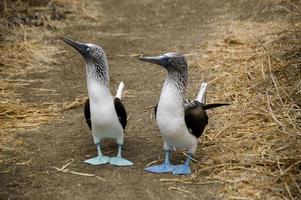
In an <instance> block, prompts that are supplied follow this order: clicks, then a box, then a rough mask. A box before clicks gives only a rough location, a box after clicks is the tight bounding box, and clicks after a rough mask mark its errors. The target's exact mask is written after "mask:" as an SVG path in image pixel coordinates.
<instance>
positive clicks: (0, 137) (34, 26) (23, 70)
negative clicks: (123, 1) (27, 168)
mask: <svg viewBox="0 0 301 200" xmlns="http://www.w3.org/2000/svg"><path fill="white" fill-rule="evenodd" d="M65 2H67V3H68V4H64V5H65V6H66V5H69V6H68V9H67V8H66V7H64V6H63V3H62V1H59V0H56V1H6V7H5V9H3V7H2V12H0V14H1V18H0V47H1V48H0V60H1V61H0V78H1V79H0V151H2V152H3V151H15V150H16V148H17V146H18V144H19V142H16V141H13V139H12V138H13V133H12V131H13V130H14V129H16V128H18V129H20V128H27V129H28V128H30V129H33V128H35V127H37V126H39V125H41V124H43V123H45V122H48V121H50V120H54V119H58V118H60V117H61V115H59V112H60V111H61V110H65V109H69V108H71V107H75V106H78V105H81V104H82V103H83V100H84V99H83V98H79V99H76V100H75V101H74V102H66V103H54V102H45V103H43V104H37V103H31V102H28V101H24V100H23V98H22V96H21V95H20V92H19V91H22V89H24V88H28V87H31V84H35V83H43V80H40V79H30V78H27V77H28V75H30V74H33V73H37V72H38V73H47V72H48V71H49V70H50V69H51V68H53V67H54V66H55V65H56V64H57V61H56V59H55V56H56V55H58V54H59V53H60V52H61V50H60V49H58V48H57V47H56V46H55V45H52V44H50V43H49V42H47V41H46V42H45V40H44V38H45V37H48V36H49V35H50V34H51V31H53V30H56V29H59V28H60V27H62V26H63V25H64V24H63V22H62V21H60V19H63V18H64V17H65V16H66V15H67V14H69V13H73V12H84V11H83V9H81V4H80V1H71V0H70V1H65ZM2 3H3V1H2ZM4 10H5V12H4ZM55 93H56V91H54V90H50V89H46V88H33V89H32V94H31V95H35V96H37V97H39V96H43V95H45V94H52V95H55ZM1 162H4V157H3V154H2V156H0V163H1Z"/></svg>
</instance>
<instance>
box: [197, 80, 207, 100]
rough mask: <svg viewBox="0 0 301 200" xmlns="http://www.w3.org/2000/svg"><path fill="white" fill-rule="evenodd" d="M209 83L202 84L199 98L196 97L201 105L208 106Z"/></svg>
mask: <svg viewBox="0 0 301 200" xmlns="http://www.w3.org/2000/svg"><path fill="white" fill-rule="evenodd" d="M207 86H208V83H205V82H203V83H202V84H201V87H200V90H199V93H198V96H197V97H196V101H198V102H200V103H201V104H203V105H205V104H206V89H207Z"/></svg>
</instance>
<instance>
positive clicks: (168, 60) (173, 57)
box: [139, 52, 188, 73]
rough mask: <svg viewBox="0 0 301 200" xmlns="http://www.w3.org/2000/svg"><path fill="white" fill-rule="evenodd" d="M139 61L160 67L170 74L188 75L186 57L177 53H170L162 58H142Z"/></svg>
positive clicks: (161, 56)
mask: <svg viewBox="0 0 301 200" xmlns="http://www.w3.org/2000/svg"><path fill="white" fill-rule="evenodd" d="M139 60H141V61H144V62H150V63H155V64H157V65H160V66H162V67H163V68H165V69H166V70H167V71H168V72H180V73H187V71H188V66H187V62H186V60H185V57H184V56H183V55H182V54H180V53H176V52H169V53H165V54H163V55H160V56H141V57H140V58H139Z"/></svg>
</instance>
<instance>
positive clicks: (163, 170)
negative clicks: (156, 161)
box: [144, 164, 174, 173]
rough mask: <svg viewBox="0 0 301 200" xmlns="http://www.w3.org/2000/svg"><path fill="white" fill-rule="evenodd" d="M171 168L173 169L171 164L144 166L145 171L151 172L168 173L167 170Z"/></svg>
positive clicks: (170, 170)
mask: <svg viewBox="0 0 301 200" xmlns="http://www.w3.org/2000/svg"><path fill="white" fill-rule="evenodd" d="M173 169H174V165H171V164H162V165H153V166H150V167H146V168H144V170H145V171H147V172H152V173H168V172H172V171H173Z"/></svg>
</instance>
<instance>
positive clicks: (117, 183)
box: [0, 0, 236, 200]
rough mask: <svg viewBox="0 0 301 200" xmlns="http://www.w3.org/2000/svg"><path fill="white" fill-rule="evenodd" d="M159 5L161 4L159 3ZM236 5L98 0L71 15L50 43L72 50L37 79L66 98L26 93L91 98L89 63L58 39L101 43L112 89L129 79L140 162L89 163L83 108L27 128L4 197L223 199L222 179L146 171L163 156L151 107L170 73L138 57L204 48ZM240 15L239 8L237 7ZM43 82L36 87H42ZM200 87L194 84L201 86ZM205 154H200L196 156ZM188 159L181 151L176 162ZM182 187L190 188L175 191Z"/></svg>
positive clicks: (133, 146)
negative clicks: (178, 178) (83, 15)
mask: <svg viewBox="0 0 301 200" xmlns="http://www.w3.org/2000/svg"><path fill="white" fill-rule="evenodd" d="M158 4H159V5H158ZM235 5H236V4H235V2H231V1H228V3H227V4H225V2H224V1H219V0H213V1H205V0H204V1H198V0H192V1H180V0H177V1H171V0H165V1H162V2H161V1H151V0H145V1H144V0H143V1H135V0H127V1H119V0H104V1H101V2H97V1H93V3H90V5H88V9H91V10H92V11H93V12H92V14H96V15H98V18H99V19H100V20H98V19H97V20H93V19H91V18H87V19H81V20H79V21H77V19H78V18H76V17H74V19H69V21H68V26H66V27H65V28H64V29H63V30H59V31H58V32H56V33H54V35H53V36H52V37H50V38H45V40H47V41H48V42H50V43H52V44H55V45H57V46H62V49H65V51H63V52H62V53H61V55H60V56H58V57H57V59H58V64H57V65H56V66H54V69H53V70H52V71H50V72H49V73H48V74H32V75H30V76H32V77H30V78H33V79H34V78H36V79H44V80H45V81H44V82H43V83H39V84H40V85H43V87H45V88H49V89H55V90H56V91H57V93H58V94H59V95H57V96H48V97H47V96H46V97H44V98H37V97H34V96H32V95H30V93H29V92H28V91H23V94H24V98H26V99H28V100H29V101H33V102H41V103H42V102H43V101H48V102H51V101H53V102H64V101H72V100H74V99H75V98H76V97H77V96H81V95H86V93H87V91H86V83H85V68H84V66H83V60H82V59H81V58H80V56H79V55H78V54H77V53H76V52H75V51H74V50H73V49H71V48H69V47H67V46H66V45H65V44H63V42H61V41H60V40H59V36H69V37H70V38H73V39H76V40H79V41H86V42H91V43H96V44H98V45H101V46H102V47H103V48H104V50H105V51H106V53H107V56H108V60H109V65H110V75H111V89H112V92H113V93H115V90H116V87H117V85H118V83H119V82H120V81H124V82H125V86H126V87H125V89H126V95H125V98H124V101H125V105H126V108H127V111H128V114H131V115H132V117H131V118H130V120H129V123H128V126H127V129H126V137H125V147H124V151H123V152H124V156H125V157H126V158H127V159H129V160H132V161H133V162H134V164H135V165H134V166H133V167H127V168H119V167H113V166H111V165H106V166H97V167H94V166H89V165H86V164H84V163H83V160H84V159H86V158H87V157H91V156H93V155H95V154H96V150H95V146H94V144H93V141H92V137H91V134H90V131H89V129H88V127H87V126H86V124H85V122H84V118H83V112H82V111H83V110H82V107H80V108H76V109H73V110H69V111H66V112H64V113H63V115H64V119H63V120H61V121H55V122H51V123H48V124H46V125H43V126H41V127H39V128H38V129H36V130H34V131H25V132H24V131H23V132H20V134H19V137H20V138H21V139H22V140H25V143H26V147H25V148H24V150H23V151H22V152H20V154H18V155H16V156H17V157H18V159H17V162H18V163H19V164H18V165H11V166H5V167H6V168H7V169H9V170H10V171H11V172H10V173H6V174H1V190H0V191H1V195H0V197H1V198H2V199H51V200H52V199H91V200H92V199H93V200H94V199H218V197H217V196H216V193H217V191H218V190H219V188H220V185H218V184H213V185H212V184H211V185H201V186H200V185H199V186H198V185H190V186H187V185H176V184H175V183H163V182H160V179H161V178H174V176H172V175H168V174H167V175H154V174H148V173H145V172H144V171H143V168H144V167H145V165H147V164H148V163H150V162H151V161H153V160H158V159H160V158H161V157H162V151H161V150H162V139H161V138H160V136H159V132H158V130H157V127H156V125H155V122H154V120H153V119H151V118H150V116H151V113H152V112H153V111H152V109H149V107H150V106H152V105H153V104H155V103H156V102H157V99H158V97H159V93H160V89H161V86H162V83H163V79H164V74H165V72H164V71H163V70H161V69H160V68H159V67H157V66H153V65H148V64H145V63H141V62H139V61H137V59H136V58H135V57H133V55H136V54H160V53H163V52H167V51H179V52H183V53H186V54H190V53H193V52H195V51H199V48H200V47H201V45H202V44H203V43H204V42H205V41H206V39H207V38H208V35H210V33H212V32H214V30H213V27H211V26H210V23H211V21H212V20H214V18H215V17H218V16H220V15H223V14H225V13H226V12H228V10H229V9H228V8H229V7H232V8H233V7H234V6H235ZM232 11H233V12H235V9H232ZM190 75H191V79H190V85H196V84H197V83H199V81H201V79H202V76H201V75H200V74H198V73H197V69H193V68H192V69H191V71H190ZM40 85H32V87H39V86H40ZM194 87H195V86H194ZM192 89H194V91H193V93H194V94H195V92H196V90H195V88H193V87H192V86H190V90H192ZM104 153H105V154H108V155H114V154H115V153H116V143H115V142H112V141H106V142H104ZM196 157H198V155H196ZM72 159H73V160H74V162H73V163H72V164H71V165H70V166H68V169H70V170H73V171H77V172H82V173H91V174H95V175H97V176H100V177H102V178H104V179H105V180H106V182H103V181H101V180H99V179H97V178H95V177H84V176H79V175H73V174H68V173H61V172H58V171H56V170H54V169H53V168H52V167H54V166H56V167H61V166H63V165H65V164H66V163H68V162H69V161H70V160H72ZM181 159H183V156H181V155H177V156H176V158H175V161H177V162H178V161H179V160H181ZM175 187H180V188H181V189H183V190H186V191H188V192H181V191H175V190H171V189H172V188H175Z"/></svg>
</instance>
